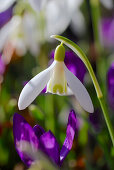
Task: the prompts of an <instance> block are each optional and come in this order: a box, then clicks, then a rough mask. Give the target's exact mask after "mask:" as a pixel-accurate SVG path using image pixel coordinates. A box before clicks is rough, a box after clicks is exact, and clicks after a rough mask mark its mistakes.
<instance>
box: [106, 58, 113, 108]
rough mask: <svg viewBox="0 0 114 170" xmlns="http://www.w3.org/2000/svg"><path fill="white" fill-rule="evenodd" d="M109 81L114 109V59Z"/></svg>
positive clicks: (109, 95)
mask: <svg viewBox="0 0 114 170" xmlns="http://www.w3.org/2000/svg"><path fill="white" fill-rule="evenodd" d="M107 83H108V98H109V103H110V106H111V107H112V108H113V109H114V61H113V62H112V64H111V66H110V68H109V70H108V74H107Z"/></svg>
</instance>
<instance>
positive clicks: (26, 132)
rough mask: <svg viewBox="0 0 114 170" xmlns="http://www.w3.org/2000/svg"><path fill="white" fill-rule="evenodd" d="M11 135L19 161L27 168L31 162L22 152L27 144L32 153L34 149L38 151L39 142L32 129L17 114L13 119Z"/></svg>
mask: <svg viewBox="0 0 114 170" xmlns="http://www.w3.org/2000/svg"><path fill="white" fill-rule="evenodd" d="M13 135H14V143H15V147H16V150H17V152H18V154H19V156H20V158H21V160H22V161H23V162H24V163H25V164H26V165H27V166H28V167H29V166H30V165H31V163H32V161H33V160H31V157H29V156H28V155H27V154H26V153H25V152H24V149H25V148H26V147H28V146H27V144H28V145H30V148H33V150H32V152H34V149H36V150H37V149H38V146H39V141H38V139H37V137H36V135H35V133H34V131H33V129H32V127H31V126H30V125H29V124H28V123H27V122H26V121H25V119H24V118H23V117H22V116H21V115H19V114H17V113H16V114H14V117H13ZM22 144H24V146H23V145H22ZM31 154H32V153H31Z"/></svg>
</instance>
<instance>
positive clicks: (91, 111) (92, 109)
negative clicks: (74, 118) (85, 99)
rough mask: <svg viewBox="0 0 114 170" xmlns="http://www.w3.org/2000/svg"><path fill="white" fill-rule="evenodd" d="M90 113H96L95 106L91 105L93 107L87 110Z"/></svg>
mask: <svg viewBox="0 0 114 170" xmlns="http://www.w3.org/2000/svg"><path fill="white" fill-rule="evenodd" d="M87 111H88V112H89V113H93V112H94V107H93V105H91V107H90V108H89V109H88V110H87Z"/></svg>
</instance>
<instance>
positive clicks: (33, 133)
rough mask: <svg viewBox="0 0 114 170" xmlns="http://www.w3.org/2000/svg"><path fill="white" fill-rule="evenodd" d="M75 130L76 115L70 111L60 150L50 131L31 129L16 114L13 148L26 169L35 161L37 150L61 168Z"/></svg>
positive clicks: (36, 126) (37, 128) (38, 126)
mask: <svg viewBox="0 0 114 170" xmlns="http://www.w3.org/2000/svg"><path fill="white" fill-rule="evenodd" d="M75 130H76V115H75V113H74V111H71V112H70V113H69V118H68V124H67V130H66V138H65V141H64V143H63V146H62V149H61V150H60V147H59V144H58V142H57V140H56V138H55V136H54V135H53V133H52V132H51V131H50V130H49V131H48V132H45V131H44V129H43V128H42V127H41V126H40V125H35V126H34V127H33V128H32V127H31V126H30V125H29V124H28V123H27V122H26V121H25V119H24V118H23V117H22V116H21V115H19V114H17V113H16V114H15V115H14V117H13V134H14V143H15V147H16V150H17V152H18V154H19V156H20V158H21V160H22V161H23V162H24V163H25V164H26V165H27V166H28V167H29V166H31V165H32V164H33V163H34V162H35V161H37V157H36V153H37V151H38V150H41V151H42V152H43V153H45V154H46V155H47V156H48V157H49V158H50V159H51V160H52V161H53V162H54V163H56V164H57V165H58V166H61V165H62V163H63V161H64V159H65V158H66V156H67V155H68V153H69V151H70V150H71V148H72V144H73V139H74V135H75Z"/></svg>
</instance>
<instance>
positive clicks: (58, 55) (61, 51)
mask: <svg viewBox="0 0 114 170" xmlns="http://www.w3.org/2000/svg"><path fill="white" fill-rule="evenodd" d="M64 58H65V48H64V46H63V43H61V44H60V45H58V46H57V47H56V49H55V54H54V60H56V61H64Z"/></svg>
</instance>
